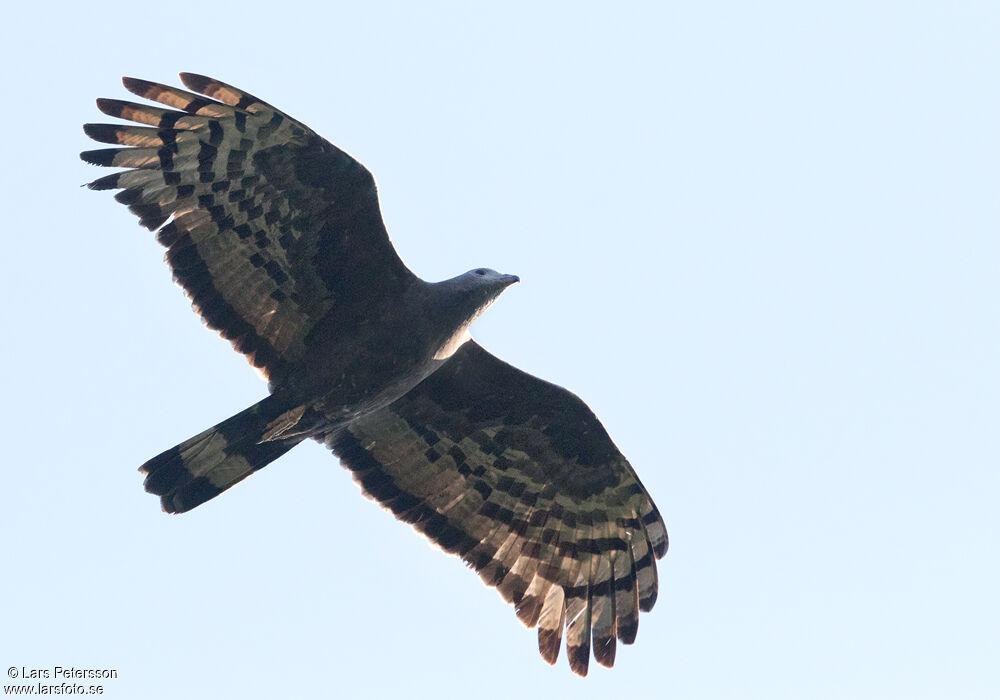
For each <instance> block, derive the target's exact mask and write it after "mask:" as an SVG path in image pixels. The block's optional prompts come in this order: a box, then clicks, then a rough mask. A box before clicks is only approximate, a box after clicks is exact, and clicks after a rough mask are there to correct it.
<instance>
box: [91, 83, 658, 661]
mask: <svg viewBox="0 0 1000 700" xmlns="http://www.w3.org/2000/svg"><path fill="white" fill-rule="evenodd" d="M180 77H181V80H182V81H183V83H184V85H185V86H186V87H187V88H188V90H182V89H178V88H174V87H169V86H166V85H160V84H157V83H152V82H147V81H145V80H137V79H134V78H125V79H124V83H125V87H126V88H127V89H128V90H129V91H131V92H133V93H135V94H136V95H138V96H139V97H142V98H145V99H147V100H149V101H151V102H156V103H159V104H160V105H163V106H154V105H153V104H146V103H141V104H140V103H135V102H127V101H122V100H115V99H100V100H98V101H97V106H98V108H99V109H100V110H101V111H102V112H103V113H105V114H107V115H109V116H111V117H117V118H121V119H124V120H127V121H130V122H134V123H136V124H138V126H136V125H125V124H86V125H85V126H84V131H85V132H86V134H87V135H88V136H90V137H91V138H92V139H94V140H96V141H100V142H102V143H108V144H114V147H112V148H102V149H98V150H92V151H86V152H84V153H82V154H81V157H82V158H83V159H84V160H85V161H87V162H89V163H93V164H96V165H103V166H110V167H115V168H122V169H123V170H119V171H116V172H114V173H112V174H110V175H106V176H104V177H101V178H99V179H97V180H95V181H93V182H91V183H90V184H89V187H91V188H92V189H95V190H108V189H111V190H119V191H118V193H117V194H116V195H115V199H117V200H118V201H119V202H121V203H123V204H125V205H127V206H128V208H129V209H130V210H131V211H132V212H133V213H134V214H135V215H136V216H138V217H139V223H140V224H142V225H143V226H145V227H146V228H148V229H150V230H152V231H156V237H157V240H158V241H159V242H160V243H161V244H162V245H163V246H164V247H165V248H166V249H167V253H166V260H167V263H168V264H169V266H170V268H171V270H172V272H173V276H174V280H175V281H176V282H177V283H178V284H179V285H180V286H181V287H182V288H183V289H184V290H185V292H186V293H187V296H188V297H189V298H190V300H191V302H192V304H193V306H194V308H195V310H196V311H197V312H198V313H199V314H200V315H201V317H202V319H203V320H204V322H205V323H206V324H207V325H208V326H209V327H210V328H212V329H214V330H216V331H218V332H219V333H220V334H221V335H222V336H223V337H224V338H226V339H227V340H229V341H230V342H231V343H232V344H233V347H235V348H236V349H237V350H238V351H239V352H241V353H243V354H244V355H246V357H247V359H248V360H249V361H250V363H251V364H252V365H253V366H254V367H256V368H258V369H259V370H260V371H261V372H262V373H263V375H264V376H265V377H266V378H267V381H268V387H269V389H270V395H269V396H267V397H266V398H264V399H263V400H261V401H260V402H258V403H256V404H254V405H253V406H251V407H249V408H247V409H246V410H243V411H241V412H239V413H237V414H236V415H234V416H233V417H231V418H229V419H227V420H224V421H222V422H221V423H219V424H218V425H216V426H214V427H212V428H209V429H208V430H206V431H204V432H202V433H200V434H198V435H195V436H194V437H192V438H190V439H188V440H185V441H184V442H181V443H180V444H179V445H177V446H175V447H171V448H170V449H169V450H167V451H165V452H163V453H162V454H160V455H158V456H156V457H153V458H152V459H151V460H149V461H148V462H146V463H145V464H144V465H143V466H142V467H141V471H142V472H143V473H144V474H145V475H146V480H145V487H146V490H147V491H149V492H151V493H153V494H156V495H157V496H159V497H160V500H161V502H162V505H163V509H164V510H165V511H167V512H168V513H182V512H184V511H188V510H190V509H192V508H195V507H196V506H199V505H201V504H202V503H204V502H206V501H208V500H209V499H211V498H214V497H215V496H218V495H219V494H220V493H222V492H223V491H225V490H227V489H228V488H230V487H231V486H233V485H234V484H236V483H237V482H239V481H241V480H243V479H245V478H246V477H248V476H250V475H251V474H252V473H253V472H255V471H257V470H259V469H262V468H263V467H265V466H266V465H268V464H270V463H271V462H272V461H274V460H275V459H277V458H278V457H280V456H281V455H283V454H285V453H286V452H288V451H289V450H290V449H292V448H293V447H295V446H296V445H298V444H299V443H300V442H302V441H303V440H306V439H308V438H311V439H313V440H317V441H319V442H321V443H323V444H324V445H326V446H327V447H329V448H330V450H332V451H333V453H334V454H335V455H336V456H337V457H338V458H339V459H340V462H341V463H342V464H343V465H344V466H345V467H347V468H348V469H350V470H351V471H352V472H353V476H354V479H355V480H356V481H357V483H358V484H359V485H360V486H361V488H362V489H363V491H364V492H365V494H366V495H368V496H369V497H370V498H372V499H374V500H376V501H378V502H379V503H381V504H382V505H383V506H384V507H385V508H387V509H389V510H391V511H392V513H393V514H394V515H395V516H396V517H397V518H399V519H400V520H402V521H404V522H407V523H410V524H411V525H412V526H413V527H414V528H416V529H417V530H419V531H420V532H422V533H423V534H424V535H426V536H427V537H428V538H429V539H430V540H431V541H432V542H434V543H436V544H437V545H438V546H440V547H441V548H442V549H444V550H445V551H447V552H450V553H453V554H456V555H458V556H459V557H461V558H462V559H463V560H464V561H465V562H466V564H468V565H469V566H470V567H471V568H473V569H475V570H476V571H477V572H478V574H479V575H480V576H481V577H482V579H483V581H485V582H486V584H488V585H490V586H495V587H496V588H497V590H498V591H499V592H500V595H502V596H503V598H504V599H505V600H506V601H508V602H510V603H512V604H513V605H514V606H515V609H516V612H517V616H518V618H519V619H520V620H521V621H522V622H523V623H524V624H525V625H527V626H529V627H535V626H537V628H538V646H539V650H540V652H541V655H542V657H543V658H544V659H545V660H546V661H547V662H549V663H555V661H556V658H557V656H558V654H559V649H560V646H561V645H562V637H563V634H564V632H565V636H566V651H567V656H568V658H569V664H570V666H571V668H572V669H573V671H575V672H576V673H578V674H580V675H586V673H587V666H588V662H589V660H590V656H591V652H592V653H593V656H594V658H595V659H596V660H597V662H598V663H600V664H602V665H604V666H611V665H612V664H613V663H614V659H615V647H616V639H617V640H621V641H622V642H623V643H625V644H631V643H632V642H633V641H634V639H635V636H636V630H637V629H638V622H639V611H640V610H643V611H646V610H649V609H651V608H652V607H653V603H654V601H655V600H656V591H657V575H656V561H655V560H656V559H657V558H659V557H662V556H663V554H664V553H665V552H666V549H667V533H666V529H665V527H664V524H663V520H662V519H661V517H660V514H659V512H658V511H657V509H656V506H655V505H654V504H653V501H652V500H651V499H650V497H649V494H647V493H646V490H645V489H644V488H643V486H642V484H641V483H640V482H639V479H638V477H637V476H636V474H635V472H634V471H633V470H632V467H631V466H630V465H629V463H628V461H627V460H626V459H625V457H623V456H622V454H621V453H620V452H619V451H618V449H617V448H616V447H615V445H614V443H613V442H612V441H611V438H610V437H608V434H607V432H606V431H605V430H604V428H603V427H602V426H601V424H600V422H599V421H598V420H597V418H596V417H595V416H594V414H593V412H592V411H591V410H590V409H589V408H588V407H587V405H586V404H584V403H583V401H581V400H580V399H579V398H577V397H576V396H575V395H574V394H572V393H570V392H569V391H567V390H565V389H563V388H561V387H558V386H555V385H553V384H550V383H548V382H545V381H543V380H541V379H537V378H535V377H533V376H531V375H529V374H526V373H525V372H522V371H521V370H519V369H517V368H515V367H512V366H510V365H508V364H507V363H505V362H503V361H502V360H499V359H497V358H496V357H494V356H493V355H491V354H490V353H489V352H488V351H486V350H485V349H483V348H482V347H481V346H479V345H478V344H477V343H476V342H475V341H474V340H472V339H471V337H470V335H469V332H468V328H469V325H470V324H471V323H472V321H473V320H474V319H475V318H476V317H477V316H479V315H480V314H481V313H482V312H483V311H484V310H485V309H486V308H487V307H488V306H489V305H490V304H492V303H493V302H494V301H495V300H496V298H497V297H498V296H499V295H500V293H501V292H502V291H503V290H504V289H506V288H507V287H508V286H510V285H511V284H512V283H514V282H517V281H518V278H517V277H515V276H513V275H507V274H500V273H498V272H495V271H493V270H490V269H487V268H477V269H474V270H470V271H469V272H466V273H464V274H461V275H458V276H457V277H453V278H452V279H448V280H444V281H442V282H425V281H424V280H422V279H420V278H419V277H417V276H416V275H414V274H413V273H412V272H410V270H409V269H408V268H407V267H406V266H405V265H404V264H403V262H402V261H401V260H400V259H399V257H398V256H397V255H396V251H395V250H394V249H393V247H392V244H391V243H390V241H389V237H388V234H387V233H386V230H385V227H384V225H383V223H382V217H381V214H380V211H379V203H378V196H377V193H376V190H375V180H374V179H373V178H372V175H371V173H369V172H368V170H366V169H365V167H364V166H362V165H361V164H360V163H358V162H357V161H356V160H354V159H353V158H351V157H350V156H349V155H347V154H346V153H344V152H343V151H341V150H340V149H338V148H337V147H336V146H334V145H332V144H331V143H330V142H328V141H326V140H325V139H323V138H322V137H320V136H319V135H318V134H316V133H315V132H314V131H313V130H312V129H310V128H309V127H307V126H306V125H304V124H303V123H301V122H299V121H297V120H295V119H293V118H291V117H289V116H288V115H287V114H284V113H283V112H280V111H279V110H277V109H275V108H274V107H272V106H271V105H269V104H267V103H265V102H262V101H261V100H259V99H257V98H256V97H253V96H252V95H250V94H247V93H245V92H243V91H242V90H238V89H236V88H234V87H232V86H230V85H226V84H225V83H222V82H219V81H217V80H213V79H211V78H207V77H204V76H200V75H194V74H191V73H181V75H180Z"/></svg>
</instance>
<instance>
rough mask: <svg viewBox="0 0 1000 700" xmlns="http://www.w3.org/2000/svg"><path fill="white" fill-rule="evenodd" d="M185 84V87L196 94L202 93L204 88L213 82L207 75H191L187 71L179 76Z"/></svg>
mask: <svg viewBox="0 0 1000 700" xmlns="http://www.w3.org/2000/svg"><path fill="white" fill-rule="evenodd" d="M177 75H178V77H179V78H180V79H181V82H182V83H184V87H186V88H188V89H189V90H194V91H195V92H202V90H201V88H203V87H204V86H205V85H206V84H207V83H209V82H211V80H212V79H211V78H209V77H208V76H207V75H201V74H200V73H189V72H187V71H182V72H180V73H178V74H177Z"/></svg>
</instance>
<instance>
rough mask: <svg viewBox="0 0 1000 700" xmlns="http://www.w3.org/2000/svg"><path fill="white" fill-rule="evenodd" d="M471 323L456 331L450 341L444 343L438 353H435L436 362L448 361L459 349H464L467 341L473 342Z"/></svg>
mask: <svg viewBox="0 0 1000 700" xmlns="http://www.w3.org/2000/svg"><path fill="white" fill-rule="evenodd" d="M471 323H472V322H471V321H470V322H469V323H466V324H465V325H464V326H462V327H461V328H459V329H458V330H457V331H455V332H454V333H453V334H452V336H451V337H450V338H448V340H446V341H445V342H444V345H442V346H441V347H440V348H438V351H437V352H436V353H434V359H435V360H447V359H448V358H449V357H451V356H452V355H454V354H455V353H456V352H458V349H459V348H460V347H462V346H463V345H464V344H465V343H466V342H467V341H469V340H472V334H471V333H469V325H471Z"/></svg>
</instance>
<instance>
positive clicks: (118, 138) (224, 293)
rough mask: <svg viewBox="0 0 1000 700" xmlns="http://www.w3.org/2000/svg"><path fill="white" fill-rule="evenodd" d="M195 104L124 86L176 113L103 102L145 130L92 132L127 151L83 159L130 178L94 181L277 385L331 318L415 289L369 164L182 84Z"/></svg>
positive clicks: (150, 86) (174, 92)
mask: <svg viewBox="0 0 1000 700" xmlns="http://www.w3.org/2000/svg"><path fill="white" fill-rule="evenodd" d="M181 80H182V81H183V82H184V84H185V85H186V86H187V87H189V88H190V89H191V90H194V91H196V92H198V93H201V94H194V93H192V92H188V91H186V90H180V89H177V88H172V87H168V86H166V85H160V84H157V83H151V82H147V81H144V80H137V79H134V78H125V79H124V83H125V87H126V88H128V89H129V90H130V91H131V92H133V93H135V94H137V95H139V96H140V97H144V98H147V99H149V100H153V101H155V102H159V103H162V104H164V105H166V106H168V107H171V108H172V109H162V108H160V107H154V106H152V105H145V104H136V103H132V102H123V101H120V100H109V99H101V100H98V101H97V106H98V108H99V109H100V110H101V111H102V112H104V113H105V114H108V115H110V116H113V117H120V118H122V119H126V120H130V121H133V122H138V123H139V124H142V125H144V126H126V125H117V124H87V125H85V126H84V131H85V132H86V133H87V135H89V136H90V137H91V138H93V139H95V140H97V141H101V142H103V143H111V144H116V145H117V146H119V147H116V148H105V149H99V150H95V151H86V152H84V153H82V154H81V157H82V158H83V159H84V160H86V161H88V162H90V163H94V164H97V165H105V166H111V167H121V168H128V170H125V171H124V172H117V173H114V174H112V175H107V176H105V177H102V178H100V179H98V180H95V181H94V182H92V183H90V185H89V186H90V187H91V188H93V189H98V190H103V189H120V190H122V191H121V192H119V193H118V194H117V195H115V198H116V199H117V200H118V201H119V202H122V203H124V204H126V205H128V207H129V209H130V210H131V211H132V212H133V213H134V214H136V215H137V216H138V217H139V222H140V223H141V224H142V225H143V226H145V227H147V228H149V229H150V230H157V229H159V231H158V234H157V239H158V240H159V241H160V243H162V244H163V245H164V246H165V247H166V248H167V249H168V250H167V261H168V262H169V264H170V267H171V268H172V269H173V273H174V279H175V280H176V281H177V282H178V283H179V284H180V285H181V286H182V287H183V288H184V289H185V291H186V292H187V294H188V296H189V297H190V298H191V300H192V302H193V304H194V306H195V308H196V309H197V311H198V312H199V313H200V314H201V316H202V317H203V318H204V320H205V322H206V323H207V324H208V325H209V326H210V327H211V328H213V329H216V330H218V331H219V332H220V334H221V335H222V336H223V337H225V338H227V339H228V340H230V341H231V342H232V343H233V345H234V347H235V348H236V349H237V350H239V351H240V352H242V353H244V354H245V355H246V356H247V357H248V359H249V360H250V362H251V363H252V364H253V365H254V366H256V367H258V368H260V369H261V370H262V371H263V372H264V374H265V375H266V376H267V377H268V378H269V379H270V380H271V381H272V383H275V382H276V381H277V380H280V378H281V376H282V375H283V374H284V372H285V371H286V370H287V368H288V366H289V365H290V364H293V363H294V362H295V361H296V360H297V359H298V358H299V357H301V355H302V353H303V351H304V349H305V342H306V337H307V336H308V334H309V332H310V330H311V329H312V328H313V326H314V325H315V324H316V323H317V321H318V320H319V319H320V318H322V317H323V316H324V315H325V314H326V313H327V311H329V309H330V307H331V306H332V305H333V304H335V303H337V304H351V303H358V304H364V303H371V302H372V300H373V299H376V298H377V296H378V295H379V294H392V293H395V292H398V290H399V289H400V288H401V287H402V286H403V285H406V284H408V283H409V282H410V280H411V279H412V278H413V276H412V274H411V273H410V271H409V270H407V268H406V267H405V265H403V263H402V261H401V260H400V259H399V257H398V256H397V255H396V252H395V250H394V249H393V247H392V244H391V243H390V241H389V237H388V235H387V234H386V231H385V227H384V226H383V223H382V216H381V213H380V211H379V204H378V196H377V193H376V190H375V181H374V179H373V178H372V176H371V173H369V172H368V171H367V170H366V169H365V168H364V166H362V165H361V164H360V163H358V162H357V161H356V160H354V159H353V158H351V157H350V156H349V155H347V154H346V153H344V152H343V151H341V150H339V149H338V148H336V147H335V146H333V145H332V144H330V143H329V142H327V141H325V140H324V139H322V138H321V137H319V136H318V135H317V134H316V133H314V132H313V131H312V130H311V129H309V128H308V127H307V126H305V125H303V124H302V123H300V122H298V121H296V120H294V119H292V118H291V117H289V116H287V115H286V114H283V113H282V112H280V111H278V110H277V109H275V108H274V107H272V106H270V105H268V104H266V103H264V102H262V101H260V100H258V99H257V98H256V97H253V96H252V95H249V94H247V93H245V92H242V91H240V90H238V89H236V88H234V87H231V86H229V85H226V84H225V83H221V82H219V81H217V80H212V79H211V78H206V77H204V76H199V75H194V74H191V73H182V74H181Z"/></svg>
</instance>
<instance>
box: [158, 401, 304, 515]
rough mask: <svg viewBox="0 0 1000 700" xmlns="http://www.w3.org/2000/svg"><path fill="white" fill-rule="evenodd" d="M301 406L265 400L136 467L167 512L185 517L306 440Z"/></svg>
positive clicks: (302, 407)
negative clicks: (183, 514)
mask: <svg viewBox="0 0 1000 700" xmlns="http://www.w3.org/2000/svg"><path fill="white" fill-rule="evenodd" d="M307 413H311V412H310V411H307V409H306V407H305V406H298V407H292V408H288V407H287V406H285V405H284V404H283V402H282V401H281V399H279V398H278V397H276V396H268V397H267V398H266V399H264V400H263V401H260V402H259V403H256V404H254V405H253V406H251V407H250V408H248V409H246V410H245V411H241V412H240V413H237V414H236V415H235V416H233V417H232V418H228V419H226V420H224V421H222V422H221V423H219V424H218V425H217V426H215V427H214V428H209V429H208V430H206V431H205V432H203V433H200V434H198V435H195V436H194V437H193V438H190V439H188V440H185V441H184V442H182V443H181V444H179V445H177V446H176V447H171V448H170V449H169V450H167V451H166V452H164V453H162V454H160V455H157V456H156V457H153V458H152V459H151V460H149V461H148V462H146V463H145V464H143V465H142V466H141V467H139V471H140V472H142V473H143V474H145V475H146V482H145V486H146V490H147V491H149V492H150V493H152V494H156V495H157V496H159V497H160V501H161V502H162V504H163V510H164V511H166V512H167V513H183V512H185V511H189V510H191V509H192V508H194V507H196V506H200V505H201V504H202V503H204V502H205V501H207V500H209V499H211V498H214V497H216V496H218V495H219V494H220V493H222V492H223V491H225V490H226V489H228V488H229V487H230V486H232V485H233V484H235V483H237V482H239V481H242V480H243V479H245V478H247V477H248V476H250V475H251V474H253V473H254V472H255V471H257V470H258V469H263V468H264V467H266V466H267V465H268V464H270V463H271V462H273V461H274V460H276V459H277V458H278V457H280V456H281V455H283V454H285V453H286V452H288V451H289V450H290V449H292V448H293V447H295V446H296V445H297V444H299V443H300V442H302V440H304V439H305V438H306V437H308V434H307V432H306V431H305V430H304V429H303V428H304V427H305V426H303V425H302V423H303V421H302V418H303V416H304V414H307Z"/></svg>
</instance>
